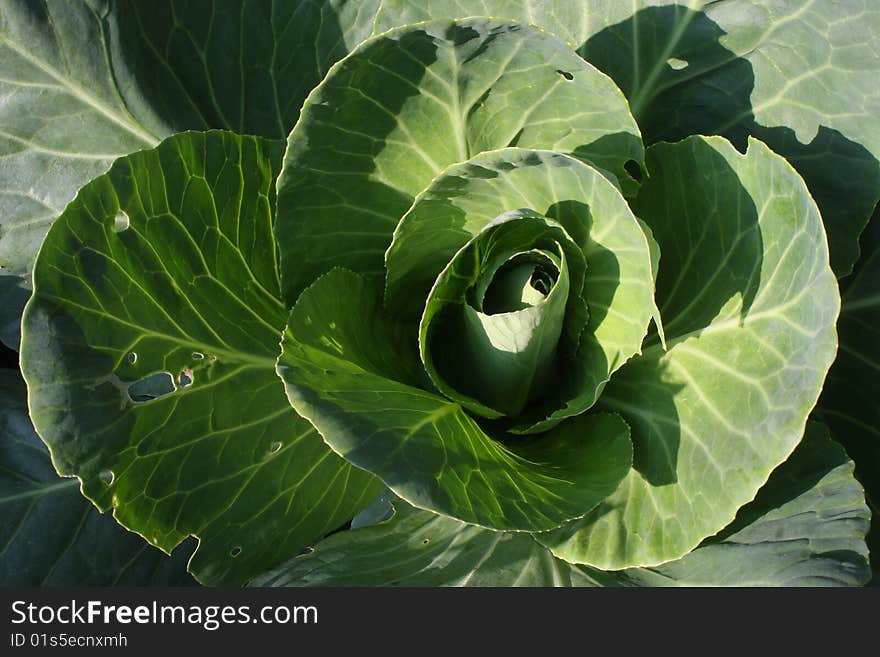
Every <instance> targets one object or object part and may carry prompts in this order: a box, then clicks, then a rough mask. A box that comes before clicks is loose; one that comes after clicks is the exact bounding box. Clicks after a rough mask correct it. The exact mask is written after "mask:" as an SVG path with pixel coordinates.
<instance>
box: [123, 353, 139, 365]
mask: <svg viewBox="0 0 880 657" xmlns="http://www.w3.org/2000/svg"><path fill="white" fill-rule="evenodd" d="M125 360H127V361H128V364H129V365H134V364H135V363H136V362H137V360H138V355H137V353H135V352H134V351H130V352H128V355H127V356H126V357H125Z"/></svg>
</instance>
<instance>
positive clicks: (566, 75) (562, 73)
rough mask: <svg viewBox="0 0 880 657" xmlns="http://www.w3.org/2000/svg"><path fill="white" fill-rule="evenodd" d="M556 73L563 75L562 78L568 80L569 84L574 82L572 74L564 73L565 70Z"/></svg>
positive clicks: (558, 70)
mask: <svg viewBox="0 0 880 657" xmlns="http://www.w3.org/2000/svg"><path fill="white" fill-rule="evenodd" d="M556 72H557V73H559V75H561V76H562V77H564V78H565V79H566V80H568V81H569V82H571V81H572V80H574V75H572V74H571V73H569V72H568V71H563V70H561V69H556Z"/></svg>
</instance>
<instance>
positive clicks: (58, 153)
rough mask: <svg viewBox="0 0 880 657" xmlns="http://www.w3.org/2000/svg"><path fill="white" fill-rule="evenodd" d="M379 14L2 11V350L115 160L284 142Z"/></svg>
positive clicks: (87, 5)
mask: <svg viewBox="0 0 880 657" xmlns="http://www.w3.org/2000/svg"><path fill="white" fill-rule="evenodd" d="M375 11H376V3H375V2H357V3H351V2H345V1H342V2H322V1H320V0H296V1H295V2H287V3H276V2H271V3H269V2H265V1H263V0H247V1H245V2H242V3H240V6H239V7H238V8H237V9H236V11H229V7H228V6H227V5H226V3H223V2H210V1H209V2H204V1H203V2H194V3H180V2H175V0H157V1H155V2H153V1H151V2H128V1H123V2H116V1H115V0H4V2H3V3H2V4H0V98H2V100H3V102H2V103H0V148H2V152H3V158H2V161H0V190H2V191H0V340H2V341H3V342H4V343H6V344H8V345H10V346H13V347H15V348H17V346H18V342H19V320H20V317H21V309H22V307H23V306H24V303H25V301H26V300H27V297H28V294H29V288H30V272H31V268H32V265H33V261H34V257H35V256H36V253H37V250H38V249H39V246H40V243H41V242H42V240H43V237H44V236H45V234H46V231H47V230H48V228H49V226H50V225H51V223H52V221H54V219H55V218H56V217H57V216H58V215H60V214H61V212H62V210H64V207H65V206H66V205H67V203H68V202H69V201H70V200H72V199H73V197H74V195H75V194H76V191H77V190H78V189H79V187H80V186H82V185H83V184H85V183H86V182H88V181H89V180H91V179H92V178H94V177H95V176H96V175H98V174H101V173H103V172H105V171H106V170H107V169H108V168H109V166H110V164H111V163H112V162H113V160H114V159H116V158H117V157H121V156H123V155H126V154H128V153H130V152H133V151H137V150H140V149H144V148H151V147H153V146H155V145H156V144H158V143H159V140H160V139H162V138H164V137H167V136H168V135H170V134H172V133H174V132H177V131H180V130H188V129H194V130H205V129H208V128H224V129H228V130H235V131H238V132H241V133H247V134H256V135H260V136H264V137H271V138H284V137H286V136H287V133H288V132H289V131H290V129H291V128H292V127H293V124H294V122H295V121H296V118H297V116H298V115H299V109H300V106H301V105H302V101H303V100H304V99H305V97H306V95H307V94H308V93H309V91H310V90H311V89H312V88H313V87H314V86H315V85H316V84H317V83H318V82H319V81H320V80H321V78H322V77H323V75H324V73H325V72H326V70H327V68H328V67H329V66H330V65H331V64H332V63H333V62H335V61H336V60H338V59H339V58H340V57H342V56H343V55H345V54H346V52H347V51H348V50H349V49H351V48H352V47H353V46H354V45H356V44H357V43H358V42H360V41H361V40H363V39H364V38H365V37H366V36H368V35H369V32H370V29H371V27H372V23H373V17H374V15H375Z"/></svg>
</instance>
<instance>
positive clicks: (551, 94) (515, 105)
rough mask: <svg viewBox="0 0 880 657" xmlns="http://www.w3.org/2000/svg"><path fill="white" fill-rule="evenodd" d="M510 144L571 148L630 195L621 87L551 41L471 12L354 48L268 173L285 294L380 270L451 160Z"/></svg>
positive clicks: (290, 298)
mask: <svg viewBox="0 0 880 657" xmlns="http://www.w3.org/2000/svg"><path fill="white" fill-rule="evenodd" d="M506 146H519V147H522V148H542V149H548V150H553V151H556V152H561V153H572V154H574V155H575V156H576V157H579V158H582V159H586V160H589V161H591V162H593V163H594V164H595V165H597V166H598V167H601V168H603V169H605V170H608V171H609V172H611V174H613V175H614V176H615V177H616V179H617V180H619V182H620V184H621V185H622V186H623V188H624V192H629V193H633V192H634V191H635V189H636V183H635V181H634V180H632V179H630V177H629V174H627V172H626V169H625V166H626V163H627V162H628V161H630V160H633V161H635V162H641V161H642V158H643V152H642V144H641V140H640V137H639V131H638V128H637V127H636V124H635V121H634V120H633V118H632V116H631V115H630V113H629V110H628V109H627V106H626V100H625V99H624V97H623V95H622V94H621V93H620V90H619V89H617V87H616V86H615V85H614V83H613V82H612V81H611V80H610V79H609V78H608V77H607V76H605V75H604V74H602V73H600V72H599V71H597V70H596V69H595V68H593V67H592V66H590V65H589V64H587V63H586V62H584V61H583V60H581V59H580V58H578V57H577V55H575V54H574V52H572V51H571V50H569V49H568V48H567V47H566V46H565V44H564V43H563V42H561V41H559V40H558V39H556V38H554V37H552V36H549V35H547V34H544V33H542V32H538V31H536V30H534V29H531V28H528V27H524V26H522V25H519V24H515V23H504V22H499V21H496V20H494V19H485V18H475V19H467V20H462V21H458V22H453V21H434V22H428V23H424V24H419V25H414V26H407V27H404V28H400V29H396V30H392V31H390V32H387V33H385V34H382V35H380V36H377V37H374V38H372V39H370V40H368V41H365V42H364V43H362V44H360V45H359V46H358V47H357V48H356V49H355V50H354V52H352V53H351V54H350V55H349V56H348V57H347V58H346V59H344V60H343V61H341V62H339V64H337V65H336V66H334V67H333V68H332V69H331V71H330V72H329V73H328V75H327V77H326V78H325V79H324V81H323V82H322V83H321V84H320V85H319V86H318V87H317V88H316V89H315V90H314V91H313V92H312V94H311V95H310V96H309V98H308V100H307V101H306V104H305V105H304V106H303V111H302V117H301V119H300V121H299V122H298V123H297V125H296V127H295V128H294V129H293V131H292V132H291V133H290V137H289V138H288V148H287V152H286V154H285V157H284V168H283V169H282V171H281V175H280V176H279V179H278V217H277V220H276V224H277V226H276V228H277V235H278V246H279V250H280V252H281V275H282V290H283V294H284V298H285V299H286V300H287V302H288V303H291V304H292V303H293V302H294V301H296V298H297V296H298V295H299V293H300V292H301V291H302V290H303V288H304V287H305V286H307V285H308V284H310V283H311V282H312V281H313V280H314V279H315V278H316V277H317V276H320V275H321V274H323V273H325V272H327V271H329V270H330V269H331V268H332V267H334V266H341V267H346V268H348V269H352V270H354V271H358V272H362V273H367V274H377V273H381V272H382V270H383V264H384V262H383V258H384V253H385V250H386V249H387V248H388V246H389V245H390V244H391V237H392V233H393V231H394V229H395V226H396V225H397V223H398V221H399V220H400V218H401V217H402V216H403V214H404V213H405V212H406V210H407V209H408V208H409V206H410V205H411V204H412V201H413V198H414V197H415V195H416V194H418V193H419V192H421V191H422V190H423V189H425V187H427V186H428V184H429V183H430V182H431V180H433V179H434V178H435V177H436V176H437V175H439V174H440V173H441V172H442V171H443V170H444V169H445V168H446V167H447V166H449V165H450V164H454V163H455V162H461V161H463V160H466V159H468V158H469V157H471V156H472V155H476V154H478V153H481V152H483V151H487V150H495V149H498V148H504V147H506Z"/></svg>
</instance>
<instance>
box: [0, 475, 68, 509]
mask: <svg viewBox="0 0 880 657" xmlns="http://www.w3.org/2000/svg"><path fill="white" fill-rule="evenodd" d="M77 484H78V482H77V480H76V479H66V480H64V481H58V482H55V483H53V484H42V485H40V486H35V487H33V488H32V489H31V490H27V491H24V492H21V493H15V494H14V495H7V496H3V497H0V505H3V504H8V503H10V502H15V501H17V500H25V499H28V498H31V497H42V496H43V495H50V494H52V493H54V492H55V491H58V490H66V489H68V488H73V487H74V486H77Z"/></svg>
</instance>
